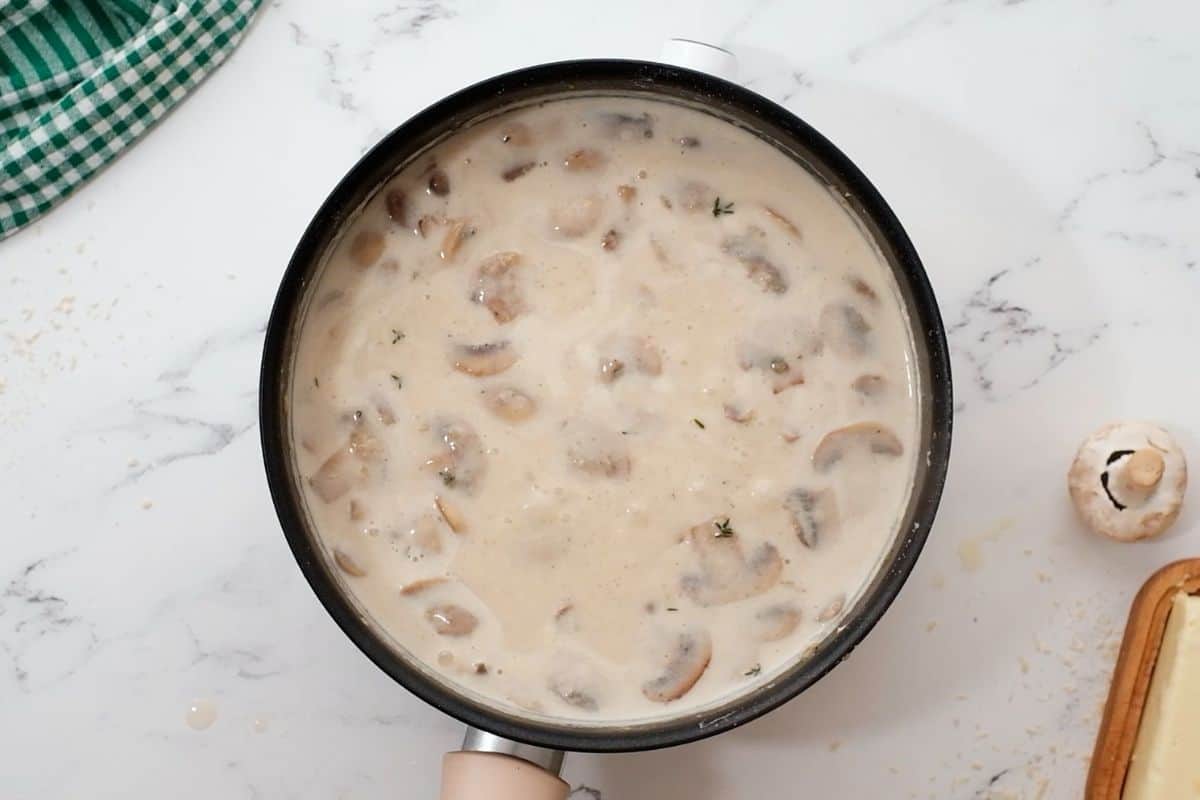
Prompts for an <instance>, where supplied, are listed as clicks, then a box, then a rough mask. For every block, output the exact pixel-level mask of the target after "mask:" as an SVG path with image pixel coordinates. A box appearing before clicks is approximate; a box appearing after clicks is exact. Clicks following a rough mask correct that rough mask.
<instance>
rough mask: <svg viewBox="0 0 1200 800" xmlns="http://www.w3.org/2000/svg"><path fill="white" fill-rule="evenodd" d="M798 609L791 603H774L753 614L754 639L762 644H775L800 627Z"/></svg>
mask: <svg viewBox="0 0 1200 800" xmlns="http://www.w3.org/2000/svg"><path fill="white" fill-rule="evenodd" d="M800 620H801V614H800V609H798V608H796V607H795V606H794V605H792V604H791V603H775V604H774V605H769V606H767V607H766V608H760V609H759V610H758V611H757V612H755V614H754V622H753V623H752V624H753V630H754V637H755V638H756V639H758V640H759V641H762V642H777V641H779V640H780V639H783V638H785V637H787V636H788V635H789V634H791V633H792V632H793V631H795V630H796V628H798V627H799V626H800Z"/></svg>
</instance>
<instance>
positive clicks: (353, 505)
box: [350, 497, 367, 522]
mask: <svg viewBox="0 0 1200 800" xmlns="http://www.w3.org/2000/svg"><path fill="white" fill-rule="evenodd" d="M366 516H367V510H366V509H365V508H364V507H363V504H362V503H361V502H359V501H358V500H356V499H354V498H353V497H352V498H350V520H351V522H362V521H363V520H364V519H366Z"/></svg>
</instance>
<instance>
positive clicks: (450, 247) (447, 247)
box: [438, 219, 475, 261]
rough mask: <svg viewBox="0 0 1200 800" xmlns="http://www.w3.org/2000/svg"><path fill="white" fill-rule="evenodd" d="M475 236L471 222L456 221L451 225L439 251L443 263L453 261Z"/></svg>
mask: <svg viewBox="0 0 1200 800" xmlns="http://www.w3.org/2000/svg"><path fill="white" fill-rule="evenodd" d="M474 235H475V229H474V228H472V227H471V224H470V222H469V221H467V220H465V219H456V220H454V221H452V222H451V223H450V227H449V228H447V229H446V235H445V236H443V237H442V247H441V250H439V251H438V255H440V256H441V257H442V260H443V261H453V260H454V259H455V257H456V256H457V255H458V251H459V250H461V249H462V246H463V242H465V241H466V240H467V239H470V238H471V237H472V236H474Z"/></svg>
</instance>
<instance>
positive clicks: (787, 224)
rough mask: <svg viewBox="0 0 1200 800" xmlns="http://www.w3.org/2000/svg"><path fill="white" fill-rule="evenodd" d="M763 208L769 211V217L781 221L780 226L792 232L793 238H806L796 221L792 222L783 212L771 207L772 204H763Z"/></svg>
mask: <svg viewBox="0 0 1200 800" xmlns="http://www.w3.org/2000/svg"><path fill="white" fill-rule="evenodd" d="M762 208H763V211H765V212H767V216H768V217H770V218H771V219H773V220H774V221H775V222H777V223H779V225H780V227H782V228H783V229H784V230H785V231H787V232H788V233H790V234H791V235H792V237H793V238H795V239H803V238H804V236H803V235H802V234H801V233H800V229H799V228H798V227H796V223H794V222H792V221H791V220H790V219H788V218H787V217H785V216H784V215H783V214H780V213H779V212H778V211H776V210H775V209H773V208H771V207H770V206H763V207H762Z"/></svg>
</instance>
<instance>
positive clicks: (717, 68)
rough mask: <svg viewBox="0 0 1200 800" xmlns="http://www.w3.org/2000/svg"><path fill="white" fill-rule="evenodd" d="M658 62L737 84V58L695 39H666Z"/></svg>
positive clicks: (723, 49) (724, 50)
mask: <svg viewBox="0 0 1200 800" xmlns="http://www.w3.org/2000/svg"><path fill="white" fill-rule="evenodd" d="M658 60H659V61H661V62H663V63H664V64H674V65H675V66H677V67H687V68H688V69H694V70H696V71H697V72H707V73H708V74H709V75H715V76H716V77H718V78H724V79H725V80H727V81H733V82H734V83H736V82H737V71H738V65H737V57H736V56H734V54H733V53H731V52H729V51H728V50H726V49H725V48H723V47H717V46H716V45H715V44H708V43H706V42H700V41H696V40H695V39H667V41H666V42H665V43H664V44H663V47H662V52H661V53H659V56H658Z"/></svg>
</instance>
